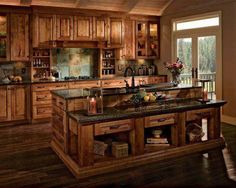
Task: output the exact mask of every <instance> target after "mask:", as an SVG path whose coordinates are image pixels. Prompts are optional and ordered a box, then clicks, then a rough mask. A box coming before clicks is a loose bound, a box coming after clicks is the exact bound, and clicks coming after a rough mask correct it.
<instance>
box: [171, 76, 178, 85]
mask: <svg viewBox="0 0 236 188" xmlns="http://www.w3.org/2000/svg"><path fill="white" fill-rule="evenodd" d="M171 83H172V84H173V86H178V85H179V83H180V74H176V73H172V81H171Z"/></svg>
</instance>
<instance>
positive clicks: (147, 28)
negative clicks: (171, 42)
mask: <svg viewBox="0 0 236 188" xmlns="http://www.w3.org/2000/svg"><path fill="white" fill-rule="evenodd" d="M136 31H137V32H136V57H137V58H139V59H140V58H145V59H149V58H150V59H154V58H159V24H158V22H147V21H138V22H136Z"/></svg>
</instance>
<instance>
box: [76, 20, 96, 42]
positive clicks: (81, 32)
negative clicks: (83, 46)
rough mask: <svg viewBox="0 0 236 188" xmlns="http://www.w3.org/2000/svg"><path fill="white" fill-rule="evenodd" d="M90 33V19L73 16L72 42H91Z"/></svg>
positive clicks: (91, 25) (91, 26) (91, 24)
mask: <svg viewBox="0 0 236 188" xmlns="http://www.w3.org/2000/svg"><path fill="white" fill-rule="evenodd" d="M92 32H93V19H92V17H88V16H74V40H92V38H93V35H92Z"/></svg>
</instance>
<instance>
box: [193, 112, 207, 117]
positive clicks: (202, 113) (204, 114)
mask: <svg viewBox="0 0 236 188" xmlns="http://www.w3.org/2000/svg"><path fill="white" fill-rule="evenodd" d="M196 115H197V116H201V117H202V116H209V115H210V112H199V113H196Z"/></svg>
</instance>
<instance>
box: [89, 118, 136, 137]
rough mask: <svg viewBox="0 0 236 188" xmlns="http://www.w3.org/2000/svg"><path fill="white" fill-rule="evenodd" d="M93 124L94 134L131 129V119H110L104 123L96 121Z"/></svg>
mask: <svg viewBox="0 0 236 188" xmlns="http://www.w3.org/2000/svg"><path fill="white" fill-rule="evenodd" d="M94 126H95V128H94V132H95V133H94V134H95V136H97V135H104V134H111V133H118V132H124V131H129V130H132V129H133V123H132V120H131V119H127V120H119V121H112V122H106V123H97V124H95V125H94Z"/></svg>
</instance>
